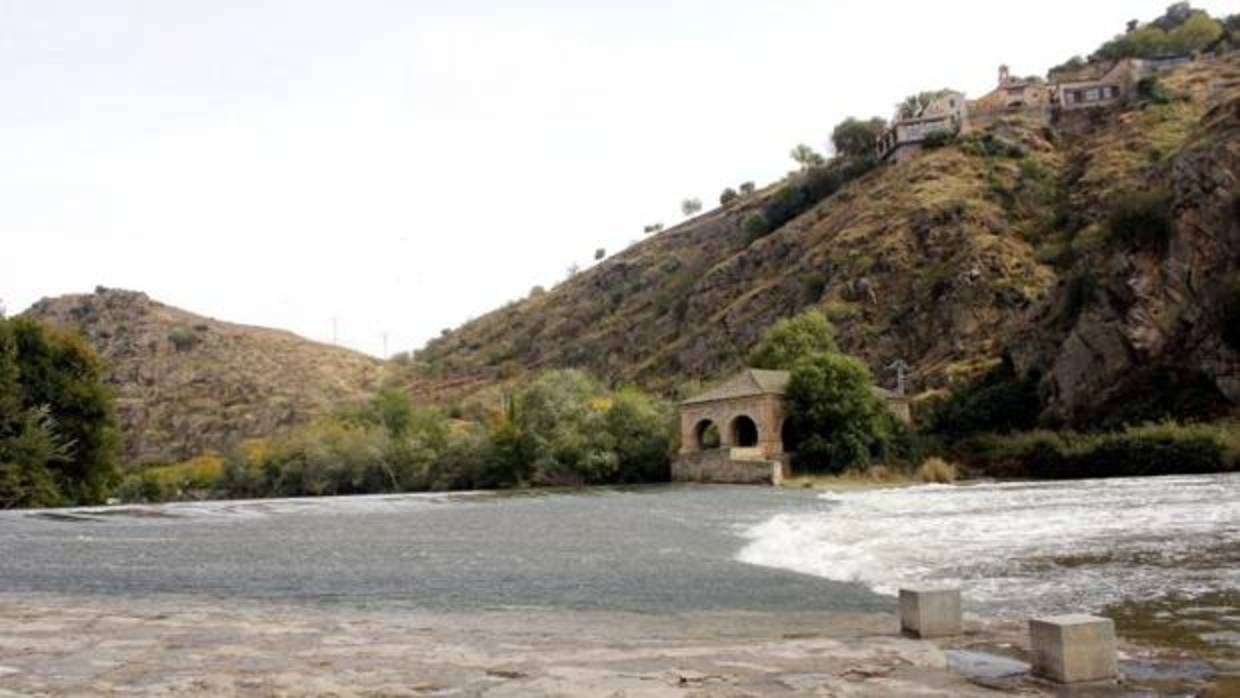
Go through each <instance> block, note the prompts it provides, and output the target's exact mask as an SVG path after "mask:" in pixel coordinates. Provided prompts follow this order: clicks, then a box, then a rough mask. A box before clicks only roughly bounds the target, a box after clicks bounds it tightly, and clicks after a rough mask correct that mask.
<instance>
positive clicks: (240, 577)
mask: <svg viewBox="0 0 1240 698" xmlns="http://www.w3.org/2000/svg"><path fill="white" fill-rule="evenodd" d="M906 583H908V584H924V583H944V584H960V585H961V586H963V587H964V589H965V592H966V598H967V599H968V606H969V609H970V611H972V612H974V613H977V614H980V615H986V616H1000V617H1011V618H1019V617H1024V616H1027V615H1030V614H1044V613H1055V612H1065V611H1095V612H1096V611H1104V610H1105V611H1108V612H1110V613H1112V615H1116V616H1117V617H1120V618H1121V619H1122V623H1123V624H1124V625H1122V628H1123V627H1127V628H1128V629H1129V630H1130V631H1131V632H1134V633H1139V632H1140V631H1141V630H1142V629H1143V628H1144V629H1150V628H1156V629H1163V628H1168V627H1175V628H1179V629H1180V630H1184V631H1185V634H1186V635H1187V636H1191V637H1190V639H1191V641H1192V642H1196V643H1199V644H1202V645H1203V646H1210V647H1225V648H1227V647H1230V648H1233V649H1234V648H1236V647H1240V642H1238V639H1240V598H1237V596H1238V595H1240V593H1238V591H1237V590H1238V589H1240V475H1226V476H1223V475H1219V476H1194V477H1167V478H1146V479H1122V480H1097V481H1079V482H1048V483H1001V484H976V485H964V486H942V485H930V486H922V487H912V488H906V489H888V490H871V491H858V492H849V493H834V494H818V493H814V492H810V491H790V490H779V489H774V488H762V487H690V486H686V487H677V486H662V487H647V488H617V489H607V488H603V489H593V490H585V491H568V492H532V493H518V494H508V495H502V494H471V495H400V496H375V497H343V498H332V499H294V500H268V501H249V502H207V503H200V504H170V505H163V506H129V507H106V508H95V509H64V510H45V511H27V512H4V513H0V591H7V592H68V593H98V594H107V595H112V596H119V595H131V596H146V595H155V594H192V595H204V596H210V597H223V598H237V597H240V598H252V599H264V600H267V599H270V600H280V601H294V602H308V603H347V604H359V605H365V606H423V607H435V608H451V609H458V608H459V609H470V608H493V607H512V606H541V607H553V608H590V609H618V610H636V611H651V612H664V611H670V612H675V611H682V610H698V609H749V610H764V609H769V610H805V609H815V610H826V611H830V610H883V611H889V610H890V609H891V608H892V607H893V604H894V601H893V599H892V598H891V596H890V595H891V594H893V593H894V591H895V590H896V588H897V587H898V586H900V585H901V584H906ZM1158 633H1162V635H1161V636H1158V637H1154V638H1153V639H1157V640H1165V639H1167V638H1166V633H1165V632H1163V631H1162V630H1159V631H1158ZM1158 633H1154V634H1155V635H1158ZM1176 642H1177V643H1178V644H1185V643H1184V642H1181V641H1180V639H1177V640H1176ZM1192 642H1190V643H1188V644H1192Z"/></svg>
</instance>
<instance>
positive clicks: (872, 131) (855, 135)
mask: <svg viewBox="0 0 1240 698" xmlns="http://www.w3.org/2000/svg"><path fill="white" fill-rule="evenodd" d="M886 128H887V122H886V121H884V120H883V119H880V118H878V117H874V118H872V119H869V120H867V121H862V120H860V119H856V118H853V117H848V118H847V119H845V120H844V121H841V122H840V123H839V124H838V125H837V126H836V127H835V129H834V130H832V131H831V143H832V145H834V146H835V152H837V153H839V154H840V155H843V156H845V157H862V158H864V157H870V156H871V155H873V153H874V146H875V144H876V143H878V139H879V137H880V136H882V135H883V130H884V129H886Z"/></svg>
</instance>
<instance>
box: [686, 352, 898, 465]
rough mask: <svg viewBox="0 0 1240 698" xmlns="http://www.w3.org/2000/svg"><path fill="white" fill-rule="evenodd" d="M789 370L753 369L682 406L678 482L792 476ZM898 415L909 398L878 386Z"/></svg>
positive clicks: (881, 394)
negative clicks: (787, 396) (786, 394)
mask: <svg viewBox="0 0 1240 698" xmlns="http://www.w3.org/2000/svg"><path fill="white" fill-rule="evenodd" d="M788 378H789V374H788V372H787V371H765V370H760V369H754V368H749V369H745V370H743V371H741V372H740V373H739V374H737V375H736V376H734V377H732V378H730V379H728V380H727V381H725V382H723V383H722V384H720V385H718V386H716V387H714V388H712V389H710V390H707V391H706V392H704V393H702V394H700V395H696V396H694V397H691V398H689V399H688V400H685V401H684V402H682V403H680V455H679V457H678V458H677V459H676V461H675V462H674V463H673V464H672V480H674V481H678V482H726V483H738V484H759V483H765V484H778V483H779V482H780V481H781V480H782V479H783V478H784V477H786V476H787V473H788V464H789V462H790V457H791V455H792V454H791V449H790V447H789V446H788V445H789V444H791V443H793V441H794V435H793V434H791V433H789V428H788V422H787V421H786V420H785V412H784V392H785V390H786V389H787V387H788ZM874 392H875V394H876V395H877V396H878V397H880V398H882V399H883V400H884V402H885V403H886V404H887V407H888V409H890V410H891V411H892V412H893V413H894V414H895V415H896V417H898V418H900V419H902V420H904V421H906V422H907V421H908V420H909V416H910V415H909V405H908V400H907V399H906V398H905V397H904V396H901V395H896V394H894V393H891V392H890V391H887V390H883V389H882V388H874Z"/></svg>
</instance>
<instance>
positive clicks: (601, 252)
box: [594, 247, 607, 262]
mask: <svg viewBox="0 0 1240 698" xmlns="http://www.w3.org/2000/svg"><path fill="white" fill-rule="evenodd" d="M606 256H607V250H605V249H603V248H602V247H600V248H598V249H597V250H595V251H594V261H596V262H597V261H599V260H600V259H602V258H604V257H606Z"/></svg>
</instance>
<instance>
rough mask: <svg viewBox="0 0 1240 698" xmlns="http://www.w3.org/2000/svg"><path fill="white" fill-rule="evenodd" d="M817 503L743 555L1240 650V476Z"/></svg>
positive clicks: (755, 540)
mask: <svg viewBox="0 0 1240 698" xmlns="http://www.w3.org/2000/svg"><path fill="white" fill-rule="evenodd" d="M821 500H822V508H821V510H819V511H815V512H785V513H780V514H777V515H775V516H773V517H771V518H770V519H768V520H766V521H763V522H762V523H759V524H757V525H754V526H751V527H749V528H747V529H746V530H745V531H744V535H745V537H746V538H748V539H749V543H748V545H746V546H745V547H744V548H743V549H742V550H741V551H740V552H739V553H738V555H737V559H739V560H741V561H744V562H748V563H751V564H755V565H762V566H768V567H774V568H778V569H786V570H793V571H797V572H803V573H806V574H812V575H816V576H819V577H823V578H825V579H832V580H835V581H841V582H843V581H855V582H859V583H861V584H864V585H865V586H866V587H868V588H869V589H872V590H873V591H875V592H877V593H880V594H892V593H894V592H895V591H896V589H897V588H898V587H900V586H901V585H906V584H911V585H917V584H926V583H929V584H935V585H937V584H942V585H959V586H961V587H962V588H963V589H964V590H965V594H966V598H967V599H968V605H969V607H970V609H971V610H973V611H975V612H977V613H979V614H981V615H987V616H997V617H1012V618H1020V617H1025V616H1028V615H1036V614H1048V613H1062V612H1077V611H1090V612H1104V611H1105V612H1107V613H1108V614H1110V615H1114V616H1118V617H1119V619H1120V624H1121V630H1124V629H1125V628H1127V629H1129V630H1131V631H1132V632H1135V633H1138V634H1141V633H1144V634H1146V635H1148V636H1149V637H1150V639H1154V640H1159V639H1167V638H1168V636H1169V635H1191V636H1192V637H1193V638H1195V640H1196V641H1199V644H1204V645H1213V646H1215V647H1216V648H1218V649H1221V650H1225V651H1226V653H1228V654H1235V653H1236V650H1237V648H1240V475H1236V474H1231V475H1211V476H1192V477H1161V478H1133V479H1114V480H1086V481H1073V482H1036V483H1034V482H1020V483H992V484H977V485H964V486H945V485H926V486H921V487H912V488H907V489H893V490H872V491H862V492H850V493H841V494H836V493H832V494H824V495H821ZM1155 627H1157V628H1159V629H1160V630H1159V631H1157V632H1154V631H1153V630H1152V629H1153V628H1155ZM1185 630H1191V632H1187V633H1186V632H1182V631H1185ZM1176 639H1177V640H1182V639H1183V638H1176ZM1178 644H1185V643H1184V642H1178ZM1188 644H1193V643H1188Z"/></svg>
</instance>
